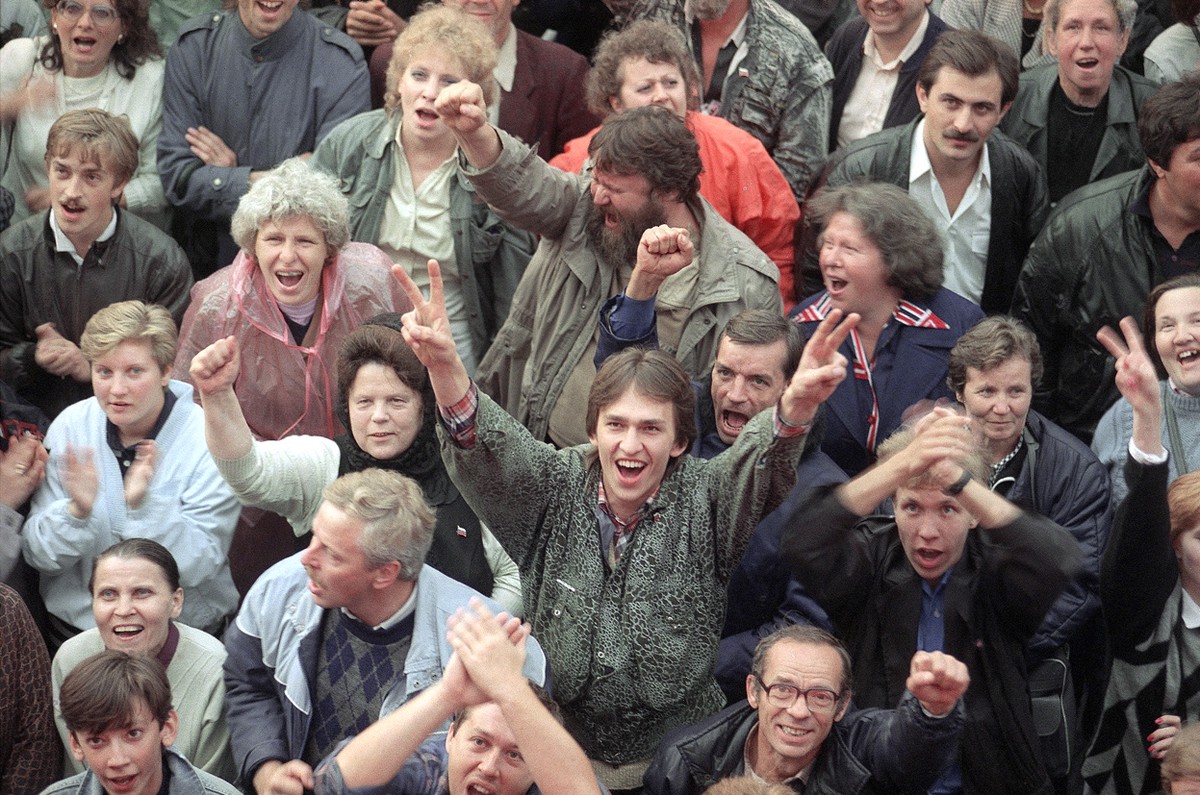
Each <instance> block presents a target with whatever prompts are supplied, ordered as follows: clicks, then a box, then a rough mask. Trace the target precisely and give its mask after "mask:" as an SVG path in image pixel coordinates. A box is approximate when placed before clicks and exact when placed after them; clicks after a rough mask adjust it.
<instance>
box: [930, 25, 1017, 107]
mask: <svg viewBox="0 0 1200 795" xmlns="http://www.w3.org/2000/svg"><path fill="white" fill-rule="evenodd" d="M943 66H949V67H950V68H951V69H953V70H954V71H956V72H961V73H962V74H964V75H966V76H967V77H983V76H984V75H986V74H987V73H988V72H995V73H996V75H997V76H998V77H999V78H1000V107H1001V108H1003V107H1004V106H1006V105H1008V103H1010V102H1012V101H1013V99H1014V98H1016V96H1017V85H1018V83H1019V82H1020V77H1021V64H1020V62H1019V61H1018V60H1017V56H1016V54H1015V53H1014V52H1013V51H1012V47H1009V46H1008V45H1007V44H1005V43H1004V42H1002V41H1000V40H999V39H994V38H992V37H991V36H988V35H987V34H986V33H980V32H979V31H977V30H948V31H946V32H945V33H943V34H942V35H941V36H940V37H938V40H937V41H936V42H934V44H933V46H932V47H930V48H929V54H928V55H926V56H925V61H924V62H923V63H922V64H921V71H920V72H918V73H917V85H919V86H920V87H921V88H922V89H924V90H925V92H926V93H929V89H930V88H931V87H932V86H933V84H934V83H935V82H937V78H938V73H939V72H941V70H942V67H943Z"/></svg>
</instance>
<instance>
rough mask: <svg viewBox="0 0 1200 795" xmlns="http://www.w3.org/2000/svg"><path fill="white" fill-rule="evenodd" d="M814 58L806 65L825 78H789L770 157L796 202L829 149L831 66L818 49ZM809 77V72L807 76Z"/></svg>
mask: <svg viewBox="0 0 1200 795" xmlns="http://www.w3.org/2000/svg"><path fill="white" fill-rule="evenodd" d="M816 53H817V56H818V57H817V60H816V61H815V62H814V63H811V64H809V65H808V66H807V67H806V71H807V70H811V71H815V72H819V73H821V74H823V75H824V76H825V79H824V80H823V81H822V82H821V83H820V84H819V85H812V82H815V81H813V80H798V79H793V80H792V81H791V88H790V90H789V91H788V95H787V101H786V102H785V104H784V108H783V115H782V117H781V118H780V123H779V137H778V138H777V139H776V141H775V148H774V150H773V151H772V152H771V157H772V158H773V159H774V160H775V163H776V165H778V166H779V170H780V171H781V172H783V176H784V178H785V179H787V181H788V184H789V185H791V186H792V195H793V196H794V197H795V199H796V201H797V202H800V201H802V200H803V199H804V194H805V191H806V190H807V189H808V183H809V181H810V180H812V178H813V175H814V174H815V173H816V172H817V171H818V170H819V169H820V167H821V164H822V163H824V162H825V157H826V155H827V154H828V152H829V117H830V115H831V114H832V113H833V69H832V67H830V65H829V62H828V61H827V60H825V56H824V55H823V54H821V51H820V50H819V49H818V50H816ZM810 77H811V76H810Z"/></svg>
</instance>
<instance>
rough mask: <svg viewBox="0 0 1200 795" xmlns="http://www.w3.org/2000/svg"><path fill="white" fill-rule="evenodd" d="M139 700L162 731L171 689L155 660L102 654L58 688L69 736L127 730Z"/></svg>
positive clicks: (114, 653)
mask: <svg viewBox="0 0 1200 795" xmlns="http://www.w3.org/2000/svg"><path fill="white" fill-rule="evenodd" d="M138 699H141V700H142V701H143V702H145V704H146V708H147V709H148V710H150V715H151V716H152V717H153V718H154V719H155V720H156V721H158V725H159V726H162V725H163V724H164V723H166V722H167V718H168V717H169V716H170V714H171V684H170V682H168V681H167V672H166V669H165V668H163V665H162V663H160V662H159V661H158V660H156V659H154V658H153V657H146V656H143V655H131V654H126V653H125V652H123V651H112V650H108V651H102V652H100V653H99V654H96V655H94V656H92V657H88V658H87V659H86V660H84V661H83V662H81V663H80V664H79V665H77V666H75V668H73V669H72V670H71V672H70V673H69V674H67V677H66V678H65V679H63V683H62V687H61V688H60V689H59V711H60V712H61V714H62V719H63V723H65V724H66V725H67V731H69V732H71V733H72V734H74V733H76V732H88V733H90V734H100V733H102V732H105V731H108V730H109V729H112V728H119V727H123V726H128V725H129V724H130V723H132V722H133V713H134V710H135V707H136V705H137V701H138Z"/></svg>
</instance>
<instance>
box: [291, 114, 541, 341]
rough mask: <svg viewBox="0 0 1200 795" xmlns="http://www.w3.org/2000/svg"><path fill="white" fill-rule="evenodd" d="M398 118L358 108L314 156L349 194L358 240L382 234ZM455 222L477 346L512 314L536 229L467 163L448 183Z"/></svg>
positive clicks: (370, 239) (456, 258)
mask: <svg viewBox="0 0 1200 795" xmlns="http://www.w3.org/2000/svg"><path fill="white" fill-rule="evenodd" d="M398 124H399V119H398V118H389V116H388V115H387V112H386V111H384V110H382V109H381V110H372V111H368V112H366V113H360V114H359V115H357V116H355V117H353V118H350V119H346V121H344V122H342V123H341V124H339V125H338V126H337V127H335V128H334V129H333V131H332V132H330V133H329V135H328V136H327V137H326V138H325V139H324V140H323V141H321V143H320V144H319V145H318V146H317V149H316V151H315V152H313V157H312V164H313V165H314V166H316V167H317V168H320V169H322V170H324V171H328V172H329V173H331V174H333V175H334V176H335V177H337V178H338V180H339V182H340V183H341V188H342V193H344V194H346V198H347V199H349V200H350V235H351V239H352V240H358V241H360V242H363V243H371V244H377V243H378V242H379V227H380V225H381V224H382V223H383V214H384V211H385V209H386V208H387V203H388V195H389V192H390V191H391V189H392V179H393V176H394V175H395V173H396V170H395V163H394V159H395V157H396V153H397V151H398V149H399V146H398V145H397V143H396V127H397V125H398ZM450 228H451V230H452V232H453V235H454V265H453V267H454V268H455V270H456V271H457V273H458V275H459V277H460V278H461V279H462V282H461V287H462V292H463V295H464V297H465V299H466V302H467V307H468V310H469V312H470V323H471V336H472V337H473V339H474V342H475V350H477V351H486V350H487V349H488V346H489V345H490V344H491V342H492V338H494V337H495V336H496V332H497V331H499V330H500V326H502V325H503V324H504V320H505V318H507V317H508V309H509V306H510V305H511V304H512V299H513V293H515V292H516V289H517V284H518V283H519V282H520V281H521V275H522V274H523V273H524V272H525V266H526V265H528V264H529V258H530V257H532V256H533V250H534V246H535V241H534V237H533V235H531V234H529V233H528V232H522V231H521V230H519V229H516V228H515V227H512V226H510V225H508V224H506V223H504V222H503V221H502V220H500V218H499V216H497V215H496V214H495V213H494V212H493V211H492V209H491V208H490V207H488V205H487V204H486V203H485V202H484V201H483V200H482V199H480V198H479V197H478V196H477V195H476V193H475V188H474V187H473V186H472V185H471V183H470V182H469V181H468V180H467V179H466V177H464V176H463V174H462V172H461V171H460V172H459V173H458V174H457V175H456V176H455V178H454V179H453V180H452V181H451V183H450ZM447 265H449V263H446V264H444V265H443V267H444V268H445V267H447Z"/></svg>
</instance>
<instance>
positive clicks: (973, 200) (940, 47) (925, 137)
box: [805, 30, 1049, 313]
mask: <svg viewBox="0 0 1200 795" xmlns="http://www.w3.org/2000/svg"><path fill="white" fill-rule="evenodd" d="M1017 81H1018V67H1017V57H1016V56H1015V55H1014V54H1013V53H1012V51H1011V50H1009V48H1008V47H1007V45H1005V44H1004V43H1002V42H1000V41H997V40H996V39H993V38H991V37H990V36H986V35H984V34H982V33H979V32H978V31H973V30H955V31H949V32H947V33H943V34H942V36H941V38H939V39H938V40H937V42H936V43H935V44H934V45H933V46H932V47H930V48H929V54H928V55H927V56H926V58H925V62H924V63H923V64H922V65H921V71H920V73H919V75H918V77H917V88H916V93H917V102H918V103H919V104H920V106H921V113H922V115H921V116H920V117H918V118H916V119H914V120H913V121H912V122H910V123H909V124H906V125H904V126H903V127H891V128H889V129H886V130H883V131H882V132H878V133H875V134H874V135H868V136H867V137H866V138H863V139H861V140H858V141H856V142H854V143H853V144H851V145H850V146H848V147H847V148H846V149H844V150H842V154H841V155H840V156H839V155H834V160H833V161H832V163H831V164H830V167H829V168H828V169H827V171H826V173H827V174H828V179H827V181H826V184H827V185H829V186H837V185H846V184H849V183H851V182H855V181H859V180H875V181H879V182H890V183H892V184H893V185H897V186H899V187H901V188H905V189H906V190H907V191H908V193H909V195H910V196H912V197H913V198H914V199H916V200H917V203H918V204H920V205H921V209H923V210H924V211H925V214H926V215H927V216H928V217H929V219H930V220H932V221H933V222H934V224H936V225H937V227H938V229H939V230H940V231H941V233H942V238H943V239H942V248H943V252H944V254H945V285H944V286H945V287H946V288H948V289H950V290H953V291H954V292H956V293H958V294H959V295H961V296H963V297H964V298H966V299H968V300H970V301H973V302H974V303H976V304H978V305H979V306H980V307H982V309H983V311H984V312H988V313H994V312H1004V311H1007V309H1008V307H1009V304H1010V303H1011V302H1012V297H1013V290H1014V289H1015V288H1016V285H1017V275H1018V274H1019V273H1020V271H1021V263H1022V262H1024V260H1025V252H1026V251H1028V250H1029V245H1030V243H1032V242H1033V239H1034V238H1035V237H1036V236H1037V233H1038V232H1039V231H1040V230H1041V228H1042V224H1043V223H1044V222H1045V220H1046V215H1047V213H1048V212H1049V204H1048V200H1047V193H1046V179H1045V177H1044V176H1043V174H1042V170H1041V168H1040V167H1039V166H1038V164H1037V163H1036V162H1034V160H1033V158H1032V157H1031V156H1030V155H1029V153H1028V152H1027V151H1025V149H1024V147H1022V146H1020V145H1019V144H1017V143H1016V142H1014V141H1013V140H1012V139H1010V138H1008V137H1007V136H1005V135H1004V134H1003V133H1001V132H1000V131H999V130H997V129H996V125H997V124H999V123H1000V120H1001V119H1002V118H1004V114H1005V113H1006V112H1007V111H1008V108H1009V106H1010V105H1012V101H1013V97H1014V96H1016V93H1017ZM809 262H811V263H812V266H813V267H811V268H806V270H805V278H806V284H808V285H809V287H810V288H812V287H816V286H817V285H816V284H815V282H814V281H813V280H814V279H818V278H819V277H820V274H819V272H817V270H816V264H815V262H816V251H815V250H810V251H809V256H808V262H806V265H807V264H808V263H809ZM818 289H819V288H818Z"/></svg>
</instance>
